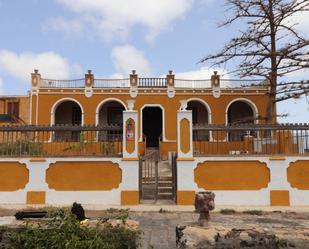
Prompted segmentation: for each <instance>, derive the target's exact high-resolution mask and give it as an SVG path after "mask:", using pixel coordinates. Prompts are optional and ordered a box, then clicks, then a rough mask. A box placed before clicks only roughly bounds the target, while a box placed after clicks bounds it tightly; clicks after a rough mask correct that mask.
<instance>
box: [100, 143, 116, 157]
mask: <svg viewBox="0 0 309 249" xmlns="http://www.w3.org/2000/svg"><path fill="white" fill-rule="evenodd" d="M102 152H103V155H113V154H114V153H115V146H114V143H113V142H104V143H103V144H102Z"/></svg>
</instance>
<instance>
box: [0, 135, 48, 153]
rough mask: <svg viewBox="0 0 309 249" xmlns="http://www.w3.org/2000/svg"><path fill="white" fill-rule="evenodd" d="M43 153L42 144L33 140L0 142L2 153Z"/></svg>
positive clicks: (0, 151)
mask: <svg viewBox="0 0 309 249" xmlns="http://www.w3.org/2000/svg"><path fill="white" fill-rule="evenodd" d="M42 154H43V146H42V144H41V143H40V142H35V141H32V140H24V139H21V140H17V141H15V142H12V143H1V144H0V155H13V156H38V155H42Z"/></svg>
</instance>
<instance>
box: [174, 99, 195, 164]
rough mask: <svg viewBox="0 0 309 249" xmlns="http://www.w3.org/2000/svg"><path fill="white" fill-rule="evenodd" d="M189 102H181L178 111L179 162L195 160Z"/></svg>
mask: <svg viewBox="0 0 309 249" xmlns="http://www.w3.org/2000/svg"><path fill="white" fill-rule="evenodd" d="M186 108H187V101H186V100H182V101H181V109H180V110H178V111H177V153H178V160H193V141H192V140H193V139H192V111H191V110H187V109H186Z"/></svg>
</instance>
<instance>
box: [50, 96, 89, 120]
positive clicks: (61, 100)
mask: <svg viewBox="0 0 309 249" xmlns="http://www.w3.org/2000/svg"><path fill="white" fill-rule="evenodd" d="M66 101H73V102H75V103H76V104H78V105H79V107H80V109H81V111H82V120H81V121H82V123H81V125H84V108H83V106H82V105H81V103H79V102H78V101H77V100H76V99H73V98H62V99H59V100H57V101H56V102H55V103H54V105H53V106H52V108H51V112H50V124H51V125H54V124H55V111H56V109H57V108H58V106H59V105H60V104H62V103H63V102H66Z"/></svg>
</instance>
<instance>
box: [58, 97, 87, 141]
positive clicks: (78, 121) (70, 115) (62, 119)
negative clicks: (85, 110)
mask: <svg viewBox="0 0 309 249" xmlns="http://www.w3.org/2000/svg"><path fill="white" fill-rule="evenodd" d="M54 124H55V125H68V126H80V125H82V109H81V107H80V106H79V105H78V104H77V103H76V102H74V101H72V100H65V101H63V102H61V103H60V104H59V105H58V106H57V107H56V109H55V111H54ZM69 129H70V128H69V127H68V130H67V131H57V132H56V133H55V138H56V140H61V141H78V139H79V136H80V132H78V131H70V130H69Z"/></svg>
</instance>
